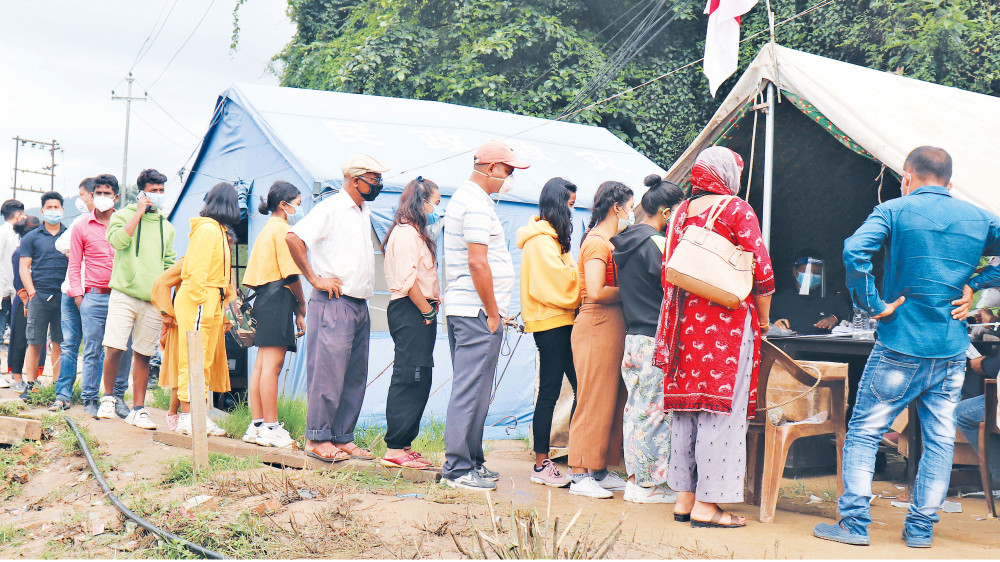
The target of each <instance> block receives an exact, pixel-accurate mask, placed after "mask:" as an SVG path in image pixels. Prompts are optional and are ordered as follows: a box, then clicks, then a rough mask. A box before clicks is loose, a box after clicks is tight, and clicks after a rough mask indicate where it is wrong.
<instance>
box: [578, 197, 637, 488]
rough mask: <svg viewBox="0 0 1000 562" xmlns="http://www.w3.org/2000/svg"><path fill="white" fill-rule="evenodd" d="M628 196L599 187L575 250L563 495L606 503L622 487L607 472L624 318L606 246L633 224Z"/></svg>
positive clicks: (613, 450)
mask: <svg viewBox="0 0 1000 562" xmlns="http://www.w3.org/2000/svg"><path fill="white" fill-rule="evenodd" d="M632 204H633V198H632V190H631V189H630V188H629V187H627V186H626V185H625V184H622V183H619V182H616V181H606V182H604V183H602V184H601V185H600V187H598V188H597V193H596V194H594V207H593V210H592V211H591V215H590V225H589V226H588V227H587V235H586V237H585V238H584V239H583V244H582V245H581V246H580V263H579V276H580V298H581V300H582V304H581V305H580V313H579V314H578V315H577V317H576V321H575V322H574V323H573V336H572V338H571V344H572V348H573V365H574V367H575V368H576V378H577V383H576V384H577V392H576V411H575V412H574V413H573V419H572V421H571V422H570V426H569V459H568V463H569V466H571V467H572V478H573V481H572V483H571V484H570V485H569V493H571V494H576V495H580V496H586V497H589V498H610V497H612V496H613V495H614V494H613V492H614V491H615V490H624V489H625V481H624V480H622V479H621V477H619V476H618V475H617V474H615V473H613V472H608V466H614V465H617V464H618V463H620V462H621V460H622V414H623V412H624V411H625V399H626V396H627V392H626V390H625V383H624V382H623V381H622V356H623V354H624V352H625V318H624V316H623V315H622V307H621V295H620V293H619V288H618V280H619V279H620V276H619V274H618V269H617V268H616V267H615V261H614V259H613V257H612V254H613V252H614V250H615V246H614V244H612V243H611V238H612V237H614V236H615V235H617V234H618V233H620V232H621V231H622V230H624V229H625V227H627V226H629V225H630V224H632V222H634V221H635V214H634V213H633V212H632Z"/></svg>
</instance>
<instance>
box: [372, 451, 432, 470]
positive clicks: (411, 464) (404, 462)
mask: <svg viewBox="0 0 1000 562" xmlns="http://www.w3.org/2000/svg"><path fill="white" fill-rule="evenodd" d="M414 455H415V454H414V453H410V454H409V455H403V456H401V457H393V458H389V457H385V458H383V459H382V461H381V462H382V466H385V467H388V468H408V469H411V470H423V469H424V468H426V466H427V465H426V464H424V463H422V462H420V461H419V460H417V459H416V457H415V456H414Z"/></svg>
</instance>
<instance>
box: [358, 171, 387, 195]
mask: <svg viewBox="0 0 1000 562" xmlns="http://www.w3.org/2000/svg"><path fill="white" fill-rule="evenodd" d="M358 180H360V181H362V182H364V184H365V185H367V186H368V193H361V190H360V189H359V190H358V195H360V196H361V198H362V199H364V200H365V201H374V200H375V198H376V197H378V194H379V193H381V192H382V188H383V187H384V186H383V185H382V181H381V180H379V182H378V183H374V184H373V183H368V180H366V179H365V178H363V177H361V176H358Z"/></svg>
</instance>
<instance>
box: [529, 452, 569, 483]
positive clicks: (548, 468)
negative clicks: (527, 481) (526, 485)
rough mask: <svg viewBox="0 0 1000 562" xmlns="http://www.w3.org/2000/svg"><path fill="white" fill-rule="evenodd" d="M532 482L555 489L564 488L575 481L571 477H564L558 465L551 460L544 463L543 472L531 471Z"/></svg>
mask: <svg viewBox="0 0 1000 562" xmlns="http://www.w3.org/2000/svg"><path fill="white" fill-rule="evenodd" d="M531 481H532V482H533V483H535V484H542V485H545V486H552V487H553V488H564V487H566V486H569V483H570V482H572V481H573V479H572V478H570V477H569V476H563V475H562V473H561V472H559V469H558V468H557V467H556V463H554V462H552V461H551V460H549V459H545V460H544V461H542V470H541V471H538V470H535V469H534V468H532V469H531Z"/></svg>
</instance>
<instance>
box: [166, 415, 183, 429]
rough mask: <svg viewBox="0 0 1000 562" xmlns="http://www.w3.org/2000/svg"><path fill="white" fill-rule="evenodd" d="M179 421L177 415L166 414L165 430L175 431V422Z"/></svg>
mask: <svg viewBox="0 0 1000 562" xmlns="http://www.w3.org/2000/svg"><path fill="white" fill-rule="evenodd" d="M178 419H180V416H179V415H178V414H173V415H171V414H167V429H169V430H170V431H177V420H178Z"/></svg>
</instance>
